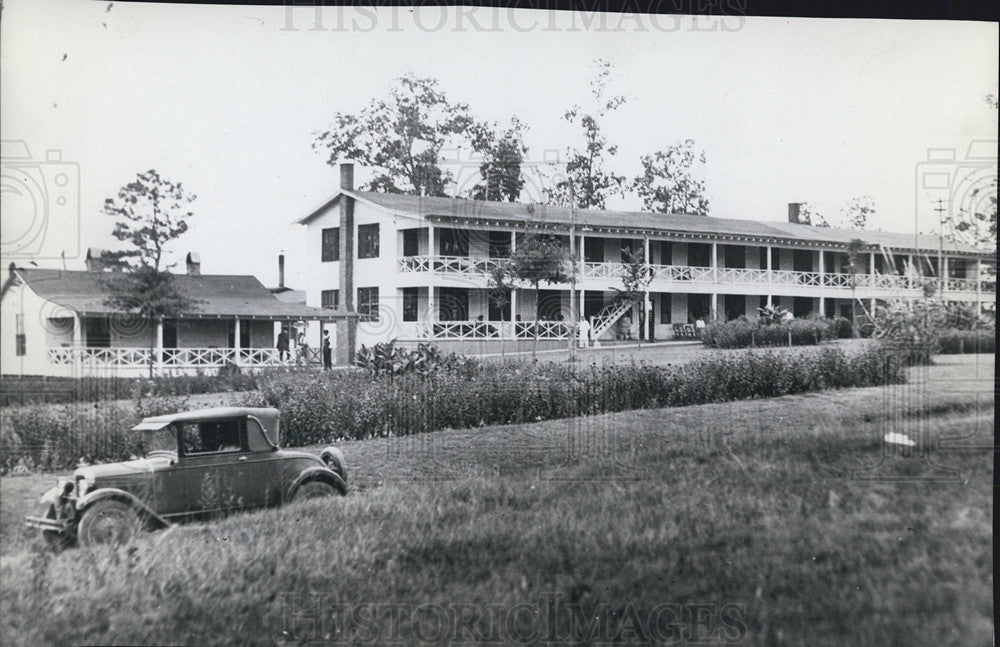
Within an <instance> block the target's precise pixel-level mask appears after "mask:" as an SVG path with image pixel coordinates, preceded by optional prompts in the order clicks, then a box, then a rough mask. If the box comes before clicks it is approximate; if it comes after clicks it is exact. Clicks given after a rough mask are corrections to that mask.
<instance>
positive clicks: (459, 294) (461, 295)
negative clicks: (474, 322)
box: [438, 288, 469, 321]
mask: <svg viewBox="0 0 1000 647" xmlns="http://www.w3.org/2000/svg"><path fill="white" fill-rule="evenodd" d="M440 295H441V298H440V301H441V303H440V305H439V306H438V309H439V312H440V318H441V321H468V320H469V289H468V288H440Z"/></svg>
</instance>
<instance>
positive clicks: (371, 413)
mask: <svg viewBox="0 0 1000 647" xmlns="http://www.w3.org/2000/svg"><path fill="white" fill-rule="evenodd" d="M903 369H904V366H903V364H902V362H900V361H899V360H898V359H897V357H896V356H895V355H894V354H893V353H891V352H889V351H886V350H885V349H883V348H881V347H878V346H875V347H870V348H866V349H863V350H862V351H860V352H858V353H856V354H851V355H848V354H847V353H845V352H844V351H843V350H842V349H840V348H835V347H824V348H819V349H804V350H802V351H800V352H798V353H775V352H768V351H758V352H748V353H740V354H737V355H725V356H718V357H710V358H705V359H701V360H696V361H693V362H690V363H687V364H683V365H681V366H677V367H673V366H652V365H646V364H613V365H604V366H596V365H592V366H589V367H585V368H577V367H572V366H567V365H562V364H555V363H532V362H526V361H520V362H513V361H511V362H484V363H476V362H469V363H465V364H462V365H460V366H457V367H456V368H454V369H451V370H443V371H438V372H435V373H433V374H431V375H429V376H420V375H414V374H410V375H404V376H392V375H379V376H375V377H372V376H370V375H368V374H367V373H364V372H361V371H337V372H333V373H322V374H309V375H305V374H288V373H284V374H281V373H278V374H271V375H267V376H261V377H259V378H258V381H259V387H258V390H256V391H253V392H251V393H249V394H247V395H245V396H244V397H243V398H242V401H241V404H243V405H246V406H271V407H275V408H277V409H279V410H280V411H281V436H282V438H281V442H282V444H283V445H286V446H292V447H294V446H302V445H311V444H315V443H322V442H331V441H335V440H339V439H362V438H372V437H386V436H405V435H410V434H418V433H423V432H428V431H434V430H438V429H446V428H456V429H458V428H473V427H481V426H484V425H491V424H514V423H521V422H530V421H536V420H551V419H557V418H567V417H574V416H581V415H594V414H600V413H608V412H615V411H625V410H631V409H648V408H656V407H675V406H684V405H691V404H702V403H708V402H724V401H730V400H744V399H749V398H768V397H776V396H782V395H789V394H793V393H802V392H806V391H817V390H821V389H829V388H848V387H863V386H874V385H879V384H888V383H898V382H902V381H903V380H904V379H905V376H904V370H903ZM184 405H185V403H184V401H183V400H177V399H170V398H145V399H141V400H138V401H137V405H136V406H135V407H131V406H127V405H122V404H115V403H111V404H107V403H97V404H93V405H76V406H70V405H67V406H53V405H27V406H23V407H9V408H6V409H4V410H3V411H2V412H0V450H2V451H0V467H2V468H3V469H5V470H6V469H10V468H11V467H12V466H14V465H16V464H17V463H18V462H20V461H24V462H25V463H26V464H27V465H28V467H31V468H36V469H39V468H40V469H53V468H62V467H69V466H72V465H74V464H75V463H76V462H77V461H78V460H80V458H85V459H87V460H90V461H109V460H121V459H124V458H127V457H128V456H129V455H131V454H132V453H134V452H135V451H136V442H135V441H136V439H135V437H134V436H133V435H132V434H129V433H128V429H129V428H130V427H131V426H132V425H133V424H134V423H135V422H137V421H138V420H140V419H141V418H142V417H143V416H146V415H155V414H158V413H164V412H169V411H176V410H182V409H183V408H184Z"/></svg>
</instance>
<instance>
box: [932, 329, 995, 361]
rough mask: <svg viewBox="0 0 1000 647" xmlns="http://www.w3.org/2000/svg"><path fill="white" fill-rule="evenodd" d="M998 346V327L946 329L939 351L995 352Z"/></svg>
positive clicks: (940, 341) (950, 352) (960, 352)
mask: <svg viewBox="0 0 1000 647" xmlns="http://www.w3.org/2000/svg"><path fill="white" fill-rule="evenodd" d="M996 346H997V331H996V328H981V329H978V330H954V329H951V330H944V331H942V332H941V336H940V338H939V340H938V352H939V353H940V354H942V355H958V354H963V353H964V354H971V353H995V352H996Z"/></svg>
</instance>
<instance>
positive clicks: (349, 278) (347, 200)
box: [335, 163, 358, 365]
mask: <svg viewBox="0 0 1000 647" xmlns="http://www.w3.org/2000/svg"><path fill="white" fill-rule="evenodd" d="M340 190H341V191H353V190H354V164H350V163H347V164H341V165H340ZM340 303H341V305H342V307H343V308H344V310H347V311H348V312H353V311H354V198H352V197H349V196H347V195H341V196H340ZM357 336H358V321H357V319H354V318H353V317H352V318H351V319H348V320H346V321H344V320H341V321H338V322H337V350H336V355H335V357H336V361H337V364H341V365H348V364H350V363H351V362H352V361H353V360H354V350H355V346H356V345H357Z"/></svg>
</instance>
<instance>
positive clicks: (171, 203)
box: [100, 170, 198, 377]
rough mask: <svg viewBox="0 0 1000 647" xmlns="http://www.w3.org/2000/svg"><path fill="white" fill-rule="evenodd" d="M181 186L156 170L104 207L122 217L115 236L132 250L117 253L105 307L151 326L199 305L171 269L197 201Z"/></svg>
mask: <svg viewBox="0 0 1000 647" xmlns="http://www.w3.org/2000/svg"><path fill="white" fill-rule="evenodd" d="M195 197H196V196H194V195H193V194H191V193H188V192H187V191H185V190H184V188H183V186H182V185H181V183H179V182H177V183H174V182H172V181H170V180H168V179H166V178H163V177H161V176H160V174H159V173H157V172H156V171H155V170H150V171H147V172H146V173H139V174H138V175H137V176H136V179H135V181H133V182H130V183H129V184H127V185H125V186H124V187H122V188H121V189H120V190H119V191H118V195H117V197H116V198H108V199H107V200H105V202H104V212H105V213H106V214H108V215H110V216H113V217H116V218H118V222H116V223H115V228H114V230H113V231H112V232H111V234H112V235H113V236H114V237H115V238H117V239H118V240H120V241H122V242H124V243H127V244H128V245H129V247H127V248H126V249H123V250H119V251H115V252H111V253H109V254H108V255H107V257H106V259H107V262H108V264H109V265H110V266H111V267H112V268H114V269H117V270H119V271H117V272H111V273H108V274H102V275H101V278H100V280H101V283H102V285H103V287H104V290H105V293H106V294H107V297H106V298H105V304H106V305H108V307H111V308H114V309H115V310H116V311H118V312H123V313H127V314H128V315H129V316H138V317H141V318H142V319H144V320H146V321H148V322H150V323H158V322H160V321H162V320H163V319H165V318H173V317H177V316H179V315H181V314H184V313H185V312H190V311H191V310H193V309H194V308H195V307H196V306H197V304H198V301H197V300H195V299H192V298H190V297H188V296H187V295H185V294H184V293H183V292H182V291H181V290H180V288H179V287H178V285H177V282H176V280H175V279H174V275H173V274H171V273H170V272H169V271H168V269H169V267H172V266H173V264H170V265H166V264H165V257H164V254H165V251H166V246H167V245H168V244H169V243H170V242H172V241H174V240H176V239H177V238H179V237H180V236H181V235H182V234H184V232H186V231H187V229H188V225H187V219H188V218H190V217H191V216H192V215H193V212H192V211H190V210H189V205H190V204H191V203H192V202H193V201H194V200H195ZM149 329H150V340H149V349H150V353H149V356H150V363H149V375H150V377H152V375H153V363H154V361H155V358H154V357H153V355H154V349H155V347H156V326H155V325H150V326H149Z"/></svg>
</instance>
